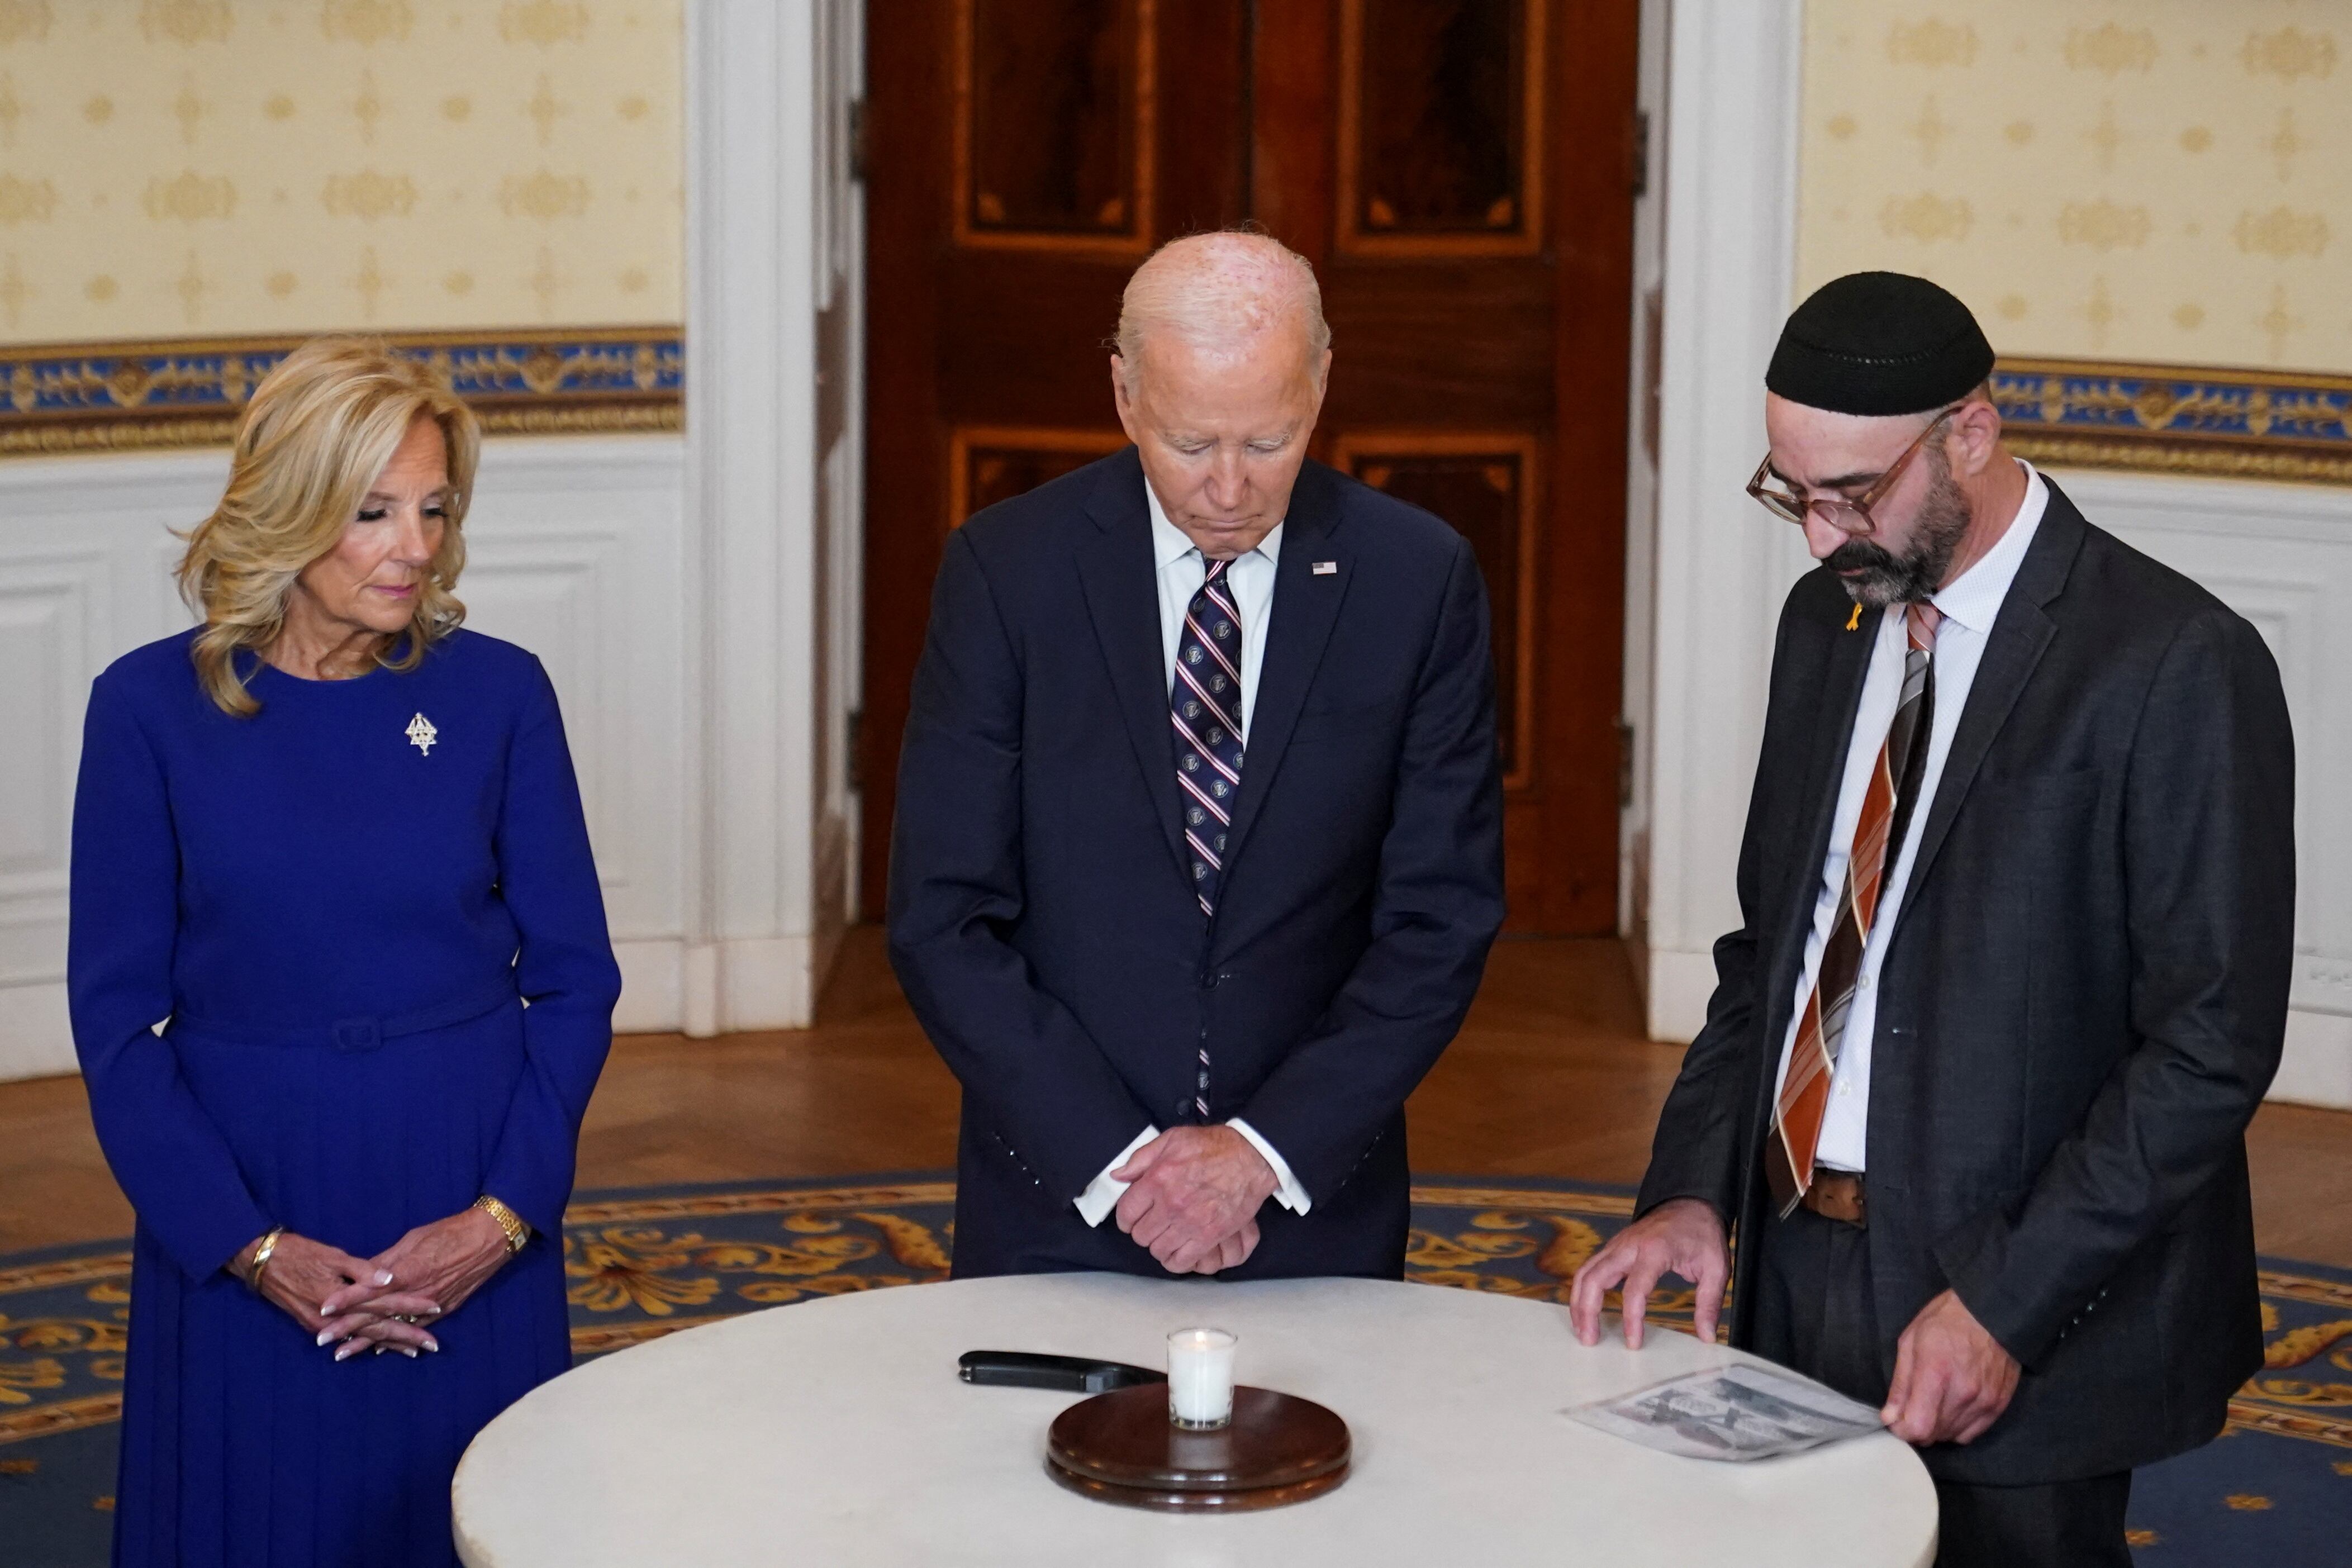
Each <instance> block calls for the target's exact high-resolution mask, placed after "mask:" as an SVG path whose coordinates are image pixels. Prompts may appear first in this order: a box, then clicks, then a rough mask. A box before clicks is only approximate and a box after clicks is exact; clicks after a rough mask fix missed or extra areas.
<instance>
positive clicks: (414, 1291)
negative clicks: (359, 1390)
mask: <svg viewBox="0 0 2352 1568" xmlns="http://www.w3.org/2000/svg"><path fill="white" fill-rule="evenodd" d="M259 1246H260V1240H259V1238H258V1237H257V1238H256V1239H255V1240H254V1242H253V1243H252V1244H251V1245H248V1246H247V1247H246V1248H245V1250H244V1251H243V1252H240V1253H239V1254H237V1257H236V1265H235V1268H236V1272H237V1273H238V1274H240V1275H242V1274H244V1273H245V1272H246V1271H247V1268H248V1266H249V1264H250V1262H251V1259H252V1257H253V1254H254V1252H255V1250H256V1249H257V1247H259ZM507 1257H508V1253H507V1237H506V1232H505V1231H503V1230H501V1229H499V1222H498V1221H496V1220H494V1219H492V1218H491V1217H490V1216H489V1215H487V1214H484V1213H483V1212H482V1211H481V1210H479V1209H472V1208H469V1209H464V1210H461V1211H460V1212H458V1213H457V1214H454V1215H449V1216H448V1217H447V1218H446V1219H436V1220H435V1221H434V1222H433V1223H432V1224H430V1225H421V1226H417V1227H416V1228H415V1229H414V1230H412V1231H410V1232H409V1233H408V1234H407V1235H406V1236H404V1237H401V1238H400V1239H399V1240H398V1241H396V1242H394V1243H393V1244H392V1246H391V1247H387V1248H385V1249H384V1250H383V1252H380V1253H378V1254H376V1256H374V1257H373V1258H354V1257H352V1255H351V1254H350V1253H348V1252H345V1251H343V1250H342V1249H341V1247H330V1246H328V1245H327V1244H326V1243H325V1242H322V1241H313V1240H311V1239H310V1237H306V1236H298V1235H296V1234H294V1233H293V1232H292V1231H288V1232H286V1233H285V1234H284V1235H282V1236H280V1237H278V1246H277V1247H276V1248H275V1249H274V1250H273V1251H272V1252H271V1253H270V1257H269V1267H268V1268H267V1269H265V1270H263V1272H262V1276H261V1294H262V1295H263V1297H265V1298H266V1299H267V1300H268V1301H269V1302H270V1303H271V1304H272V1305H274V1306H276V1307H278V1309H279V1310H282V1311H283V1312H285V1314H286V1315H287V1316H288V1317H289V1318H292V1319H293V1320H294V1321H296V1322H298V1323H299V1324H301V1325H302V1329H303V1331H305V1332H306V1333H310V1334H311V1335H314V1336H315V1337H316V1338H317V1340H318V1342H319V1343H320V1345H321V1346H322V1347H323V1346H326V1345H333V1346H334V1347H335V1359H336V1360H337V1361H347V1360H349V1359H350V1358H351V1357H352V1356H354V1355H357V1354H359V1353H360V1352H362V1351H363V1350H366V1349H368V1348H369V1347H371V1346H373V1348H374V1351H375V1352H376V1353H377V1354H382V1353H383V1352H385V1351H397V1352H400V1353H401V1354H403V1355H405V1356H408V1357H409V1358H411V1359H412V1360H413V1359H415V1356H416V1355H417V1353H418V1352H427V1353H430V1352H434V1351H437V1350H439V1349H440V1348H441V1342H440V1341H438V1340H436V1339H435V1338H434V1337H433V1334H432V1332H431V1331H430V1330H428V1329H426V1328H425V1326H424V1325H425V1322H427V1321H433V1320H436V1319H440V1318H446V1317H447V1316H448V1315H449V1314H450V1313H452V1312H454V1311H456V1310H457V1309H458V1308H459V1307H461V1306H463V1305H465V1303H466V1300H467V1298H469V1297H471V1296H472V1295H473V1293H474V1292H475V1291H476V1290H478V1289H481V1287H482V1284H483V1282H484V1281H485V1280H487V1279H489V1277H490V1276H491V1275H493V1274H496V1273H497V1272H498V1271H499V1268H502V1267H503V1266H504V1265H505V1263H506V1260H507Z"/></svg>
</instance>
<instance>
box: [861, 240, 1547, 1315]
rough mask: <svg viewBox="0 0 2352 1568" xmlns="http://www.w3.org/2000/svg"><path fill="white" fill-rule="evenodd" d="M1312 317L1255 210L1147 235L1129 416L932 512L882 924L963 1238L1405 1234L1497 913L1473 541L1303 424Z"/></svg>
mask: <svg viewBox="0 0 2352 1568" xmlns="http://www.w3.org/2000/svg"><path fill="white" fill-rule="evenodd" d="M1328 344H1329V332H1328V330H1327V329H1326V328H1325V326H1324V324H1323V318H1322V310H1321V306H1320V303H1319V300H1318V293H1317V289H1316V285H1315V279H1314V274H1313V272H1312V271H1311V270H1309V269H1308V268H1307V263H1306V262H1305V261H1304V260H1303V259H1301V258H1298V257H1297V256H1296V255H1294V254H1292V253H1291V252H1289V251H1288V250H1286V249H1285V248H1284V247H1282V246H1280V245H1279V244H1277V243H1276V242H1275V241H1273V240H1271V239H1268V238H1266V237H1263V236H1258V235H1247V234H1217V235H1207V236H1202V237H1195V238H1192V239H1185V240H1179V241H1177V242H1175V243H1173V244H1171V245H1170V246H1168V247H1165V248H1163V249H1161V250H1160V252H1159V253H1157V254H1156V255H1155V256H1153V257H1152V258H1150V260H1149V261H1147V262H1146V263H1145V264H1144V265H1143V267H1142V268H1139V270H1138V271H1137V273H1136V275H1135V277H1134V278H1133V279H1131V280H1130V281H1129V286H1128V289H1127V295H1126V299H1125V301H1124V305H1123V308H1122V310H1121V315H1120V321H1119V330H1118V353H1116V354H1115V355H1114V356H1113V357H1112V359H1111V362H1110V370H1111V394H1112V397H1113V399H1114V401H1115V403H1116V405H1117V407H1118V415H1119V419H1120V421H1121V423H1122V424H1123V425H1124V426H1126V429H1127V433H1128V436H1129V438H1130V439H1131V440H1132V441H1133V442H1134V446H1132V447H1129V448H1128V449H1127V450H1125V451H1122V452H1120V453H1118V455H1117V456H1115V457H1111V458H1105V459H1104V460H1102V461H1100V462H1097V463H1095V464H1093V465H1091V466H1089V467H1087V468H1081V469H1079V470H1078V471H1077V472H1076V473H1073V474H1069V475H1066V476H1065V477H1064V478H1062V479H1056V480H1055V481H1054V482H1052V483H1050V484H1047V485H1045V486H1043V487H1042V488H1040V489H1036V490H1034V491H1032V492H1031V493H1029V494H1028V495H1025V496H1022V497H1019V498H1017V499H1015V500H1009V501H1005V502H1003V503H1002V504H1000V505H997V506H993V507H991V508H989V509H988V510H985V511H983V512H982V513H980V514H979V515H977V516H975V517H974V518H972V519H971V521H969V522H967V523H966V524H964V526H963V527H961V528H960V529H958V530H957V531H956V532H955V533H954V534H953V535H952V536H951V537H950V540H949V541H948V545H947V551H946V555H945V559H944V560H943V561H942V563H941V564H940V574H939V581H938V585H937V588H936V591H935V594H934V597H933V600H932V607H931V624H930V632H929V640H928V642H927V644H926V646H925V648H924V651H923V658H922V661H921V664H920V666H919V668H918V670H917V673H916V677H915V690H914V700H913V705H912V711H911V714H910V717H909V718H908V724H907V734H906V742H905V747H904V750H903V752H901V760H900V764H899V784H898V821H897V824H896V827H895V831H894V836H893V838H892V843H891V868H890V908H889V937H890V952H891V958H892V962H893V963H894V964H895V965H896V967H897V970H898V977H899V980H900V982H901V983H902V984H903V985H904V986H905V989H906V992H907V996H908V1001H909V1002H910V1003H912V1005H913V1006H914V1009H915V1013H916V1016H918V1017H919V1019H920V1020H921V1021H922V1024H923V1026H924V1028H925V1029H926V1030H927V1031H928V1032H929V1036H930V1037H931V1040H932V1042H933V1043H934V1044H935V1045H936V1046H937V1047H938V1048H939V1051H940V1056H941V1057H943V1058H945V1059H946V1061H947V1063H948V1066H949V1067H950V1068H952V1069H953V1070H954V1072H955V1074H956V1076H957V1078H958V1079H961V1082H962V1085H963V1118H962V1128H961V1149H960V1152H959V1155H958V1161H957V1193H956V1237H955V1240H956V1246H955V1268H956V1272H957V1273H958V1274H960V1275H966V1276H970V1275H982V1274H1002V1273H1017V1272H1039V1271H1046V1270H1055V1269H1082V1268H1101V1269H1118V1270H1125V1271H1129V1272H1134V1273H1143V1274H1153V1275H1161V1276H1165V1275H1167V1274H1171V1273H1172V1274H1186V1273H1199V1274H1222V1275H1223V1276H1225V1277H1228V1278H1245V1279H1246V1278H1264V1277H1271V1276H1281V1275H1309V1274H1353V1275H1367V1276H1373V1277H1383V1278H1389V1279H1394V1278H1397V1277H1398V1276H1399V1275H1401V1274H1402V1271H1403V1266H1404V1245H1405V1228H1406V1205H1407V1201H1408V1194H1407V1169H1406V1163H1405V1137H1404V1115H1403V1105H1404V1100H1405V1097H1406V1096H1407V1095H1408V1094H1410V1093H1411V1092H1412V1089H1413V1086H1414V1085H1415V1084H1417V1083H1418V1082H1419V1081H1420V1080H1421V1078H1422V1076H1423V1074H1424V1073H1425V1072H1427V1071H1428V1070H1429V1068H1430V1066H1431V1064H1432V1063H1433V1062H1434V1061H1435V1060H1436V1058H1437V1056H1438V1053H1439V1052H1441V1051H1443V1050H1444V1047H1445V1046H1446V1045H1447V1043H1448V1042H1449V1041H1450V1040H1451V1039H1452V1038H1453V1037H1454V1031H1455V1030H1456V1029H1457V1028H1458V1027H1459V1026H1460V1024H1461V1021H1462V1016H1463V1014H1464V1013H1465V1011H1466V1010H1467V1009H1468V1007H1469V1005H1470V999H1471V996H1472V994H1474V993H1475V991H1476V989H1477V985H1478V979H1479V975H1480V973H1481V972H1482V970H1483V968H1484V966H1485V963H1486V950H1487V947H1488V945H1489V944H1490V943H1491V942H1492V941H1493V939H1494V936H1495V932H1496V928H1497V927H1498V926H1499V925H1500V923H1501V921H1502V914H1503V894H1502V843H1501V832H1502V800H1501V786H1500V781H1499V776H1498V773H1497V767H1496V751H1495V711H1494V692H1493V685H1494V681H1493V668H1492V659H1491V655H1490V652H1489V649H1488V645H1487V625H1486V594H1485V589H1484V587H1483V586H1482V584H1481V583H1480V580H1479V575H1478V568H1477V564H1476V563H1475V560H1474V559H1473V558H1472V555H1471V552H1470V549H1469V546H1468V545H1467V544H1466V543H1465V542H1464V540H1463V539H1462V537H1461V536H1460V535H1459V534H1457V533H1455V532H1454V531H1453V530H1452V529H1450V528H1448V527H1447V526H1446V525H1445V524H1444V523H1443V522H1440V521H1438V520H1437V519H1435V518H1433V517H1432V516H1430V515H1429V514H1428V513H1426V512H1423V511H1419V510H1415V509H1414V508H1412V507H1410V506H1407V505H1405V504H1403V503H1402V502H1400V501H1396V500H1391V499H1389V498H1387V497H1385V496H1382V495H1381V494H1380V493H1378V492H1377V491H1374V490H1371V489H1366V488H1365V487H1364V486H1362V485H1360V484H1357V483H1355V482H1354V481H1353V480H1350V479H1346V478H1344V477H1343V476H1341V475H1339V474H1337V473H1335V472H1333V471H1332V470H1331V469H1329V468H1324V467H1323V466H1322V465H1320V464H1318V463H1313V462H1309V461H1307V455H1306V454H1307V441H1308V438H1309V437H1310V436H1311V435H1312V434H1313V431H1314V427H1315V419H1316V416H1317V413H1318V411H1319V409H1320V408H1321V405H1322V400H1323V387H1324V380H1325V376H1326V374H1327V372H1328V367H1329V363H1330V351H1329V347H1328ZM1113 1218H1115V1219H1116V1224H1115V1225H1113V1224H1107V1223H1105V1222H1106V1221H1108V1220H1111V1219H1113ZM1122 1233H1124V1234H1122Z"/></svg>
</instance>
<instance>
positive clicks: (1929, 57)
mask: <svg viewBox="0 0 2352 1568" xmlns="http://www.w3.org/2000/svg"><path fill="white" fill-rule="evenodd" d="M1805 12H1806V27H1805V59H1804V68H1805V80H1804V131H1803V146H1802V153H1801V169H1800V180H1801V185H1800V216H1799V251H1798V274H1799V277H1798V283H1799V289H1800V293H1802V292H1804V291H1808V290H1810V289H1813V288H1814V287H1816V286H1818V285H1819V284H1821V283H1823V282H1825V281H1827V280H1828V279H1832V278H1834V277H1836V276H1838V275H1839V274H1841V273H1844V272H1850V271H1854V270H1857V269H1860V268H1877V267H1884V268H1894V269H1896V270H1899V271H1906V272H1916V273H1919V274H1922V275H1925V276H1927V277H1930V278H1933V279H1936V280H1937V282H1939V283H1942V284H1943V285H1944V286H1945V287H1947V288H1948V289H1952V290H1953V291H1954V292H1955V293H1957V294H1958V295H1959V296H1960V297H1961V298H1962V299H1964V300H1968V302H1969V305H1970V306H1971V307H1973V308H1974V309H1975V310H1976V311H1977V314H1978V315H1979V318H1980V319H1981V320H1982V321H1984V323H1985V330H1986V331H1987V332H1988V333H1989V334H1990V336H1991V338H1992V340H1993V345H1994V347H1995V348H1997V349H1999V350H2000V352H2001V353H2003V354H2007V355H2013V356H2015V355H2021V356H2034V357H2045V358H2080V359H2098V360H2141V361H2152V362H2157V363H2173V364H2195V365H2242V366H2254V367H2275V368H2283V369H2294V370H2304V371H2317V372H2352V0H2131V3H2129V4H2123V3H2118V0H2110V3H2107V4H2093V3H2088V0H1974V3H1973V4H1971V5H1954V4H1917V3H1913V0H1808V3H1807V5H1806V7H1805Z"/></svg>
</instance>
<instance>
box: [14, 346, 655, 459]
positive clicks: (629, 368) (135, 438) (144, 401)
mask: <svg viewBox="0 0 2352 1568" xmlns="http://www.w3.org/2000/svg"><path fill="white" fill-rule="evenodd" d="M382 335H383V338H384V340H385V341H386V342H390V343H391V344H392V346H393V347H394V348H395V349H398V350H401V351H402V352H404V353H413V354H415V355H417V356H418V357H419V358H422V359H425V360H427V361H429V362H430V363H432V364H433V365H434V366H435V367H436V369H438V370H439V371H440V372H441V373H442V374H444V375H446V376H447V377H448V378H449V382H450V384H451V385H453V386H454V387H456V388H457V393H458V395H460V396H462V397H464V398H465V399H466V401H467V402H468V403H470V404H472V405H474V407H475V409H476V411H477V412H478V413H479V414H480V416H481V418H482V427H483V428H484V429H485V430H487V431H489V432H491V433H492V434H498V435H514V434H558V433H572V432H588V431H610V430H676V429H678V428H679V427H680V426H681V423H682V417H681V415H682V404H683V394H684V391H685V385H686V345H685V342H684V341H683V340H682V339H681V337H680V336H679V334H678V331H677V328H675V327H620V328H607V327H598V328H572V329H569V330H566V329H562V328H553V329H546V330H536V329H531V330H514V329H509V330H502V331H480V332H393V333H384V334H382ZM302 341H303V340H302V339H301V338H299V337H286V338H236V339H226V340H215V341H209V342H205V341H187V342H146V343H129V342H126V343H67V344H35V345H30V346H26V347H15V348H9V347H0V457H24V456H34V455H38V454H45V453H58V452H77V451H92V450H125V449H131V448H143V447H203V446H216V445H222V444H225V443H226V442H227V441H228V440H229V438H230V437H232V436H233V435H234V434H235V432H236V422H237V420H238V418H239V417H241V416H242V415H243V412H244V408H245V403H246V399H247V397H249V396H250V395H252V393H253V389H254V387H255V386H256V385H257V384H259V383H260V381H261V379H262V377H264V376H266V375H268V374H269V372H270V370H271V368H272V367H273V366H275V365H276V364H277V363H278V361H279V360H281V359H283V358H284V357H285V356H286V355H287V354H288V353H290V352H291V351H292V350H293V349H294V347H295V346H296V345H297V344H299V343H300V342H302Z"/></svg>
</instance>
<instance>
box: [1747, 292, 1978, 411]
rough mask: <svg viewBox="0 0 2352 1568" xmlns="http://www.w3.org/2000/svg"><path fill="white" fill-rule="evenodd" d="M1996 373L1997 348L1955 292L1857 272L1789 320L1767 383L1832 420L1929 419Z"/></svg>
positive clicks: (1813, 297)
mask: <svg viewBox="0 0 2352 1568" xmlns="http://www.w3.org/2000/svg"><path fill="white" fill-rule="evenodd" d="M1990 374H1992V345H1991V344H1990V343H1989V342H1986V341H1985V335H1984V331H1983V329H1982V328H1980V327H1979V326H1978V325H1977V319H1976V318H1975V317H1974V316H1972V315H1970V314H1969V308H1968V307H1967V306H1966V305H1963V304H1961V303H1960V302H1959V300H1958V299H1956V298H1955V297H1954V296H1952V295H1951V294H1950V293H1948V292H1947V291H1946V290H1944V289H1939V288H1937V286H1936V285H1935V284H1933V283H1930V282H1928V281H1927V279H1925V278H1914V277H1911V276H1910V275H1909V274H1907V273H1903V272H1852V273H1848V274H1847V275H1846V276H1845V277H1843V278H1840V279H1836V280H1834V281H1832V282H1829V283H1824V284H1822V286H1821V287H1820V288H1819V289H1814V290H1813V292H1812V295H1811V298H1810V299H1808V300H1806V301H1805V302H1804V303H1803V304H1801V305H1800V306H1798V307H1797V309H1796V311H1795V313H1794V314H1792V315H1791V316H1790V318H1789V324H1788V325H1787V326H1785V327H1783V328H1781V329H1780V346H1779V347H1778V348H1776V349H1774V350H1773V351H1772V363H1771V365H1770V366H1769V368H1768V369H1767V370H1766V371H1765V372H1764V384H1765V386H1766V387H1768V388H1769V389H1770V390H1771V391H1773V392H1776V393H1779V394H1780V395H1781V396H1783V397H1785V398H1787V399H1789V400H1790V402H1792V403H1801V404H1804V405H1806V406H1807V407H1810V408H1826V409H1828V410H1829V411H1830V412H1831V413H1832V414H1923V413H1926V412H1927V410H1929V409H1931V408H1941V407H1943V406H1944V405H1946V404H1948V403H1957V402H1958V401H1959V400H1960V399H1961V398H1963V397H1966V396H1967V395H1969V393H1970V392H1971V391H1973V390H1974V389H1975V388H1976V387H1977V386H1978V385H1979V384H1980V383H1982V382H1983V380H1984V379H1985V377H1986V376H1988V375H1990Z"/></svg>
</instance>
